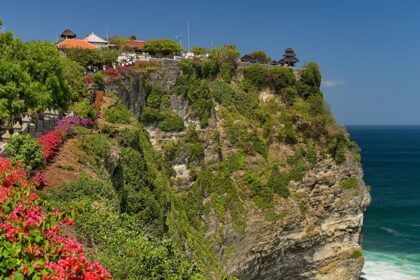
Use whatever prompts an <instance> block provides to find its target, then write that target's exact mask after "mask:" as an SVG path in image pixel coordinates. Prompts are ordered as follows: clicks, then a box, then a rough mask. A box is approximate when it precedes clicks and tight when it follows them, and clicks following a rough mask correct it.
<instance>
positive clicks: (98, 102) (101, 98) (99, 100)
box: [94, 91, 104, 108]
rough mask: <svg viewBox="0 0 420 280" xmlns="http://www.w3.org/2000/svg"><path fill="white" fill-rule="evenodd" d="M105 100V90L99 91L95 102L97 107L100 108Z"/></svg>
mask: <svg viewBox="0 0 420 280" xmlns="http://www.w3.org/2000/svg"><path fill="white" fill-rule="evenodd" d="M103 101H104V92H103V91H98V92H97V93H96V96H95V103H94V105H95V107H96V108H100V107H101V105H102V102H103Z"/></svg>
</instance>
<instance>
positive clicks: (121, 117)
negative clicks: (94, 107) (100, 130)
mask: <svg viewBox="0 0 420 280" xmlns="http://www.w3.org/2000/svg"><path fill="white" fill-rule="evenodd" d="M133 118H134V115H133V114H132V113H131V112H129V111H127V109H125V108H124V106H123V105H122V104H121V103H118V104H117V105H115V106H112V107H109V108H107V109H105V113H104V119H105V120H106V121H107V122H110V123H120V124H129V123H131V122H132V121H133Z"/></svg>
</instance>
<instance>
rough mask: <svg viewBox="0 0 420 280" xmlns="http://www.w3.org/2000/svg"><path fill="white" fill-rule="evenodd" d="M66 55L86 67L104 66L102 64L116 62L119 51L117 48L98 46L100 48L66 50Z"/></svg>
mask: <svg viewBox="0 0 420 280" xmlns="http://www.w3.org/2000/svg"><path fill="white" fill-rule="evenodd" d="M65 54H66V57H67V58H68V59H71V60H73V61H75V62H77V63H78V64H80V65H81V66H83V67H84V68H87V67H88V66H97V67H102V65H111V64H112V63H114V62H116V60H117V56H118V51H117V50H116V49H109V48H98V49H80V48H74V49H68V50H66V51H65Z"/></svg>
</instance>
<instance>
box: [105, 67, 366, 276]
mask: <svg viewBox="0 0 420 280" xmlns="http://www.w3.org/2000/svg"><path fill="white" fill-rule="evenodd" d="M179 74H180V70H179V68H178V67H177V65H176V63H169V62H168V63H167V64H165V65H164V66H163V67H161V69H160V70H159V71H155V72H151V73H148V74H147V75H146V74H145V73H143V72H139V73H135V74H132V75H130V76H128V77H126V78H124V79H121V80H116V81H113V82H111V83H109V84H108V85H107V90H108V91H112V92H114V93H115V94H117V95H118V96H119V97H120V99H121V101H122V102H123V104H124V105H126V106H127V107H128V108H129V109H130V110H131V111H132V112H133V113H134V114H135V115H136V116H140V114H141V111H142V108H143V107H144V106H145V104H146V98H147V95H148V87H147V86H145V79H146V77H147V82H148V83H151V84H152V85H153V86H158V87H160V88H162V89H163V90H165V91H166V92H169V94H170V105H169V106H170V109H171V110H172V111H175V112H177V113H178V114H179V115H180V116H181V117H182V118H183V119H184V122H185V125H186V126H187V127H188V126H189V125H194V126H195V127H196V132H197V135H198V138H199V141H200V143H202V144H203V149H204V157H203V158H202V159H201V160H195V161H193V160H191V159H189V158H188V153H186V152H182V151H181V152H179V153H178V154H177V156H176V157H175V159H173V160H172V161H171V162H172V168H173V170H174V172H173V175H172V183H173V186H174V187H175V188H176V189H177V191H178V192H179V193H182V192H188V191H189V190H190V188H191V186H192V184H194V182H195V180H196V175H195V174H196V173H197V172H198V171H197V170H199V168H200V166H201V165H202V164H204V165H211V164H214V163H223V162H224V161H226V159H227V158H228V157H229V156H230V155H232V154H234V153H235V152H236V151H237V147H235V145H233V144H232V143H230V142H229V139H228V137H227V136H226V131H225V128H224V127H225V124H224V122H225V121H226V120H225V119H224V117H223V114H221V113H220V112H219V110H218V108H213V110H212V116H211V117H210V119H209V123H208V126H207V127H205V128H202V127H200V123H199V121H197V118H195V117H194V114H191V110H192V108H191V106H190V105H189V101H188V100H187V99H186V98H183V97H181V96H179V95H176V94H174V93H171V88H172V87H173V86H174V85H175V84H176V82H177V78H178V76H179ZM260 102H263V103H264V102H280V101H278V100H277V97H276V95H275V94H273V93H272V92H270V90H265V91H262V92H261V94H260ZM280 103H281V102H280ZM235 122H237V123H241V120H240V119H237V120H236V121H235ZM303 123H304V121H301V120H300V119H298V121H296V125H295V127H296V129H300V127H301V126H304V125H303ZM234 124H235V123H234ZM305 125H306V126H308V125H310V124H306V123H305ZM280 128H281V127H280ZM280 128H279V129H280ZM147 129H148V131H149V135H150V141H151V142H152V144H153V145H154V146H155V148H156V149H157V150H158V151H160V152H161V153H164V150H165V145H166V144H167V143H168V142H169V141H175V142H177V141H178V142H182V141H184V138H185V135H186V133H185V131H182V132H163V131H161V130H160V129H159V128H157V126H156V125H151V126H149V127H147ZM257 129H259V128H257ZM318 148H319V147H318V146H317V149H318ZM295 150H296V147H294V146H292V145H290V144H284V143H279V142H278V141H277V140H273V141H272V143H271V144H270V147H269V153H270V157H271V158H270V159H264V158H263V157H262V156H261V155H259V154H254V155H250V156H246V161H247V163H248V165H249V166H255V165H256V163H259V162H265V163H267V164H268V163H269V162H271V161H284V159H285V158H287V156H289V155H292V154H293V153H295ZM317 153H318V155H319V154H321V151H320V148H319V149H318V150H317ZM246 172H247V171H235V172H233V173H232V176H231V177H232V178H233V179H232V180H233V182H234V184H237V185H240V182H242V181H243V178H244V177H245V175H246ZM238 178H239V179H238ZM349 178H353V181H354V180H355V181H356V182H357V184H356V185H354V186H351V187H347V186H345V185H344V186H343V182H345V181H346V180H348V179H349ZM288 189H289V192H290V196H288V197H281V196H275V197H274V198H273V201H272V202H271V204H270V205H272V206H270V207H271V208H270V209H269V211H268V210H267V209H266V208H261V207H256V205H255V203H254V201H252V200H251V199H249V196H247V195H242V196H241V200H240V201H241V203H242V204H243V209H245V210H244V211H243V213H241V215H243V217H244V220H245V226H244V227H243V229H242V230H238V229H237V226H236V225H235V222H234V221H233V218H232V216H231V214H230V213H229V212H228V213H227V214H226V216H225V219H224V220H223V219H221V218H220V216H218V215H217V214H216V212H215V211H214V210H210V211H209V212H208V213H207V214H206V215H204V214H203V215H202V216H201V217H199V218H200V219H201V222H203V223H204V224H205V225H206V231H205V236H206V239H208V240H216V239H217V240H218V242H213V241H211V244H212V245H211V247H212V249H213V251H214V253H215V255H216V256H217V257H218V258H219V260H220V269H221V270H222V271H223V272H225V273H227V274H230V275H235V276H237V277H238V278H239V279H243V280H251V279H293V280H295V279H319V280H327V279H331V280H335V279H340V280H341V279H348V280H353V279H354V280H357V279H359V275H360V272H361V270H362V267H363V263H364V258H363V256H362V254H361V251H362V249H361V244H360V240H361V239H362V238H361V229H362V225H363V212H364V211H365V209H366V207H367V206H368V205H369V203H370V195H369V193H368V191H367V188H366V186H365V184H364V182H363V172H362V169H361V166H360V163H359V162H358V161H357V160H355V159H354V157H353V155H352V153H351V152H347V156H346V160H345V161H344V162H342V163H340V164H338V163H337V162H335V161H334V159H333V158H332V157H329V156H319V159H318V160H317V162H316V163H315V164H314V165H313V166H311V168H309V169H308V170H306V171H305V174H304V176H303V178H302V179H300V180H297V181H295V180H291V181H290V182H289V183H288ZM245 193H246V192H245ZM205 195H206V194H205ZM211 200H212V197H211V196H208V197H205V198H204V199H203V201H202V204H203V205H204V206H205V205H208V204H209V203H211ZM204 206H203V207H204ZM186 244H187V245H186V246H185V247H186V248H185V249H186V250H187V251H188V250H190V249H189V246H188V243H186ZM190 255H191V256H193V255H194V254H190ZM214 275H218V274H213V278H216V276H214Z"/></svg>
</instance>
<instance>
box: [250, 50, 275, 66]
mask: <svg viewBox="0 0 420 280" xmlns="http://www.w3.org/2000/svg"><path fill="white" fill-rule="evenodd" d="M249 55H250V56H251V57H252V59H253V60H254V61H255V62H256V63H262V64H266V63H269V62H270V61H271V58H270V57H269V56H268V55H267V54H266V53H265V51H253V52H252V53H250V54H249Z"/></svg>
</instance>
